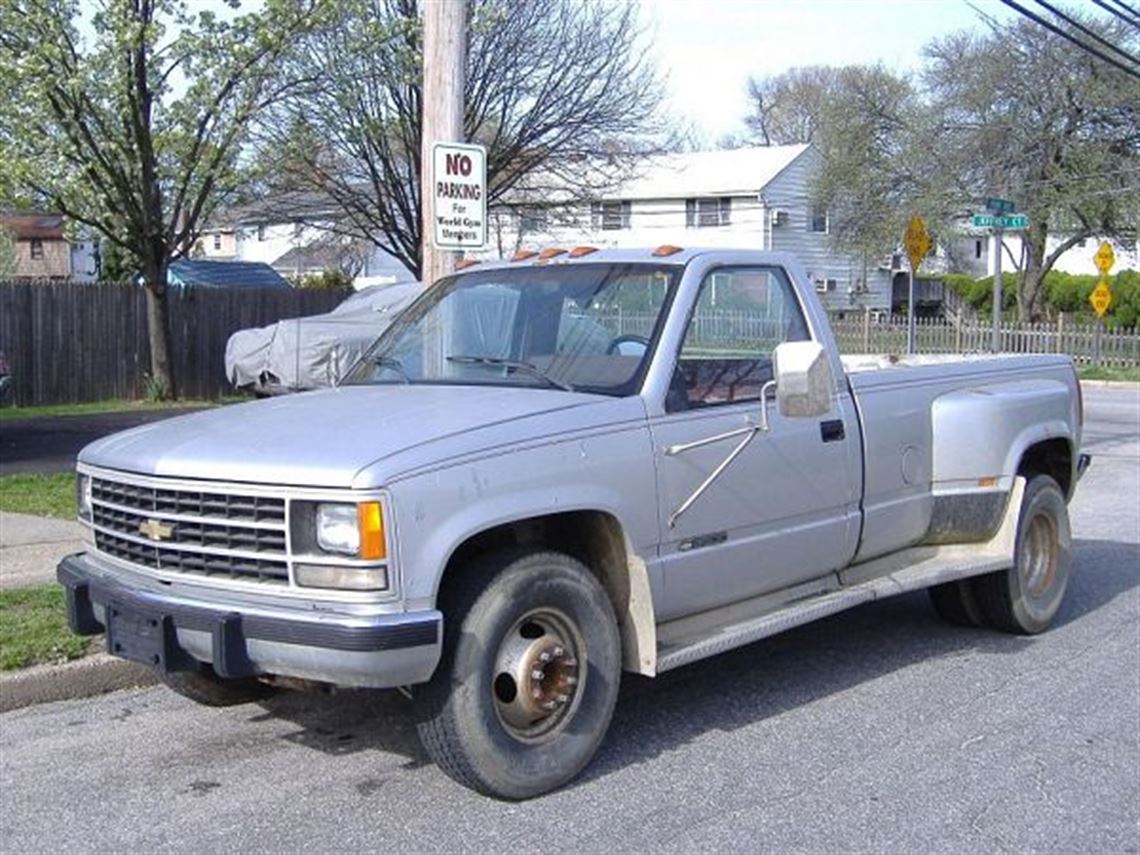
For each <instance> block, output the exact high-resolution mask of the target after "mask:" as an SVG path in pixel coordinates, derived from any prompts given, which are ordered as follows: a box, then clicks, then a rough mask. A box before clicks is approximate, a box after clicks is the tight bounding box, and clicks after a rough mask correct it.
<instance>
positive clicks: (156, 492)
mask: <svg viewBox="0 0 1140 855" xmlns="http://www.w3.org/2000/svg"><path fill="white" fill-rule="evenodd" d="M91 506H92V508H91V511H92V513H91V516H92V523H93V524H94V527H95V547H96V549H98V550H99V551H101V552H104V553H106V554H107V555H111V556H114V557H115V558H119V559H122V560H124V561H129V562H131V563H132V564H138V565H141V566H143V567H148V568H150V569H152V570H162V571H166V572H172V573H187V574H192V575H196V576H206V577H210V578H225V579H234V580H242V581H248V582H258V583H268V584H278V585H284V584H287V583H288V579H289V569H288V563H287V560H286V543H285V500H284V499H281V498H276V497H266V496H243V495H231V494H224V493H213V492H205V491H198V490H182V489H170V488H155V487H149V486H142V485H138V484H132V483H128V482H123V481H112V480H109V479H106V478H94V479H93V480H92V484H91Z"/></svg>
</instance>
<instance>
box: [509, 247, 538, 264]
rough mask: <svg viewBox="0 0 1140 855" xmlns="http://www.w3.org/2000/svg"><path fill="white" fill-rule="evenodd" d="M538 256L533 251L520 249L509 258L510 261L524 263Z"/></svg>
mask: <svg viewBox="0 0 1140 855" xmlns="http://www.w3.org/2000/svg"><path fill="white" fill-rule="evenodd" d="M536 255H538V253H537V252H535V251H534V250H533V249H520V250H519V251H518V252H516V253H515V254H514V255H512V256H511V261H526V260H527V259H528V258H534V257H535V256H536Z"/></svg>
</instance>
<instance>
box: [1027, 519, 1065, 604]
mask: <svg viewBox="0 0 1140 855" xmlns="http://www.w3.org/2000/svg"><path fill="white" fill-rule="evenodd" d="M1055 543H1056V529H1055V528H1054V526H1053V523H1052V521H1051V520H1050V519H1049V517H1047V516H1045V515H1044V514H1038V515H1037V516H1035V517H1034V518H1033V520H1032V521H1031V522H1030V523H1029V527H1028V530H1027V531H1026V532H1025V541H1024V559H1023V561H1022V565H1021V577H1022V579H1024V580H1025V588H1026V591H1027V593H1028V594H1029V595H1030V596H1032V597H1040V596H1041V595H1042V594H1044V593H1045V591H1047V590H1048V589H1049V587H1050V586H1051V585H1052V584H1053V580H1054V579H1055V578H1056V576H1057V551H1056V549H1055V548H1054V544H1055Z"/></svg>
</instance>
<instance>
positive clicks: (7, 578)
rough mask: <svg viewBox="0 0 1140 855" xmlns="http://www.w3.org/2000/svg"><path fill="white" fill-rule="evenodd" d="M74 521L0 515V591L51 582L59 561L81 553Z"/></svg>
mask: <svg viewBox="0 0 1140 855" xmlns="http://www.w3.org/2000/svg"><path fill="white" fill-rule="evenodd" d="M81 535H82V528H81V527H80V525H79V523H77V522H75V521H74V520H61V519H52V518H50V517H34V516H30V515H28V514H14V513H10V512H8V511H0V588H15V587H19V586H23V585H44V584H47V583H49V582H54V581H55V567H56V565H57V564H58V563H59V561H60V559H61V558H63V557H64V556H65V555H70V554H71V553H72V552H78V551H80V550H81V549H83V548H84V547H83V543H82V541H81V539H80V538H81Z"/></svg>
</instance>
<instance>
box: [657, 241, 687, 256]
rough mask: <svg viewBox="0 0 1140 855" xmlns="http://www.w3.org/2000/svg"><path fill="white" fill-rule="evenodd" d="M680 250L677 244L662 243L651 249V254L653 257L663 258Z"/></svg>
mask: <svg viewBox="0 0 1140 855" xmlns="http://www.w3.org/2000/svg"><path fill="white" fill-rule="evenodd" d="M681 251H682V250H681V247H679V246H673V245H672V244H668V243H664V244H661V246H659V247H657V249H655V250H653V255H654V257H655V258H665V257H666V256H669V255H676V254H677V253H678V252H681Z"/></svg>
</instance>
